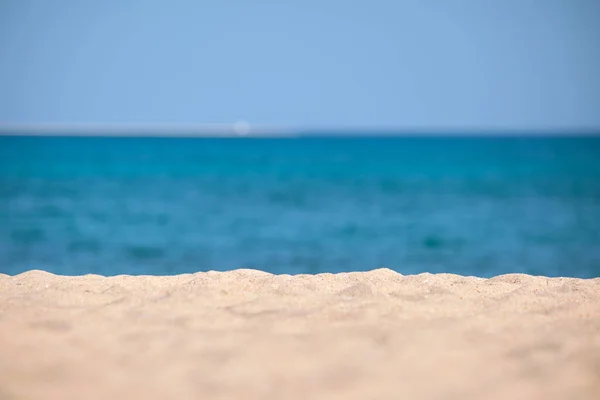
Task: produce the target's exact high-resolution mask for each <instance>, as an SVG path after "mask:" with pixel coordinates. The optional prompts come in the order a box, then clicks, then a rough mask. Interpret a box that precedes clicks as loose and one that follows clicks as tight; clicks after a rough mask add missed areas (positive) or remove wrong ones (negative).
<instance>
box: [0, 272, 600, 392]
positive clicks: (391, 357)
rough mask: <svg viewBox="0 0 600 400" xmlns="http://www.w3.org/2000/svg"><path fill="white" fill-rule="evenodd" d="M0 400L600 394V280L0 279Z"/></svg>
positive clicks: (361, 276) (245, 275) (35, 275)
mask: <svg viewBox="0 0 600 400" xmlns="http://www.w3.org/2000/svg"><path fill="white" fill-rule="evenodd" d="M0 399H3V400H5V399H61V400H64V399H113V400H114V399H361V400H362V399H600V278H599V279H589V280H582V279H568V278H545V277H533V276H528V275H503V276H498V277H495V278H492V279H482V278H475V277H462V276H458V275H448V274H438V275H432V274H420V275H414V276H403V275H400V274H397V273H395V272H393V271H391V270H387V269H380V270H375V271H371V272H362V273H344V274H335V275H332V274H320V275H297V276H289V275H270V274H267V273H264V272H259V271H251V270H238V271H232V272H225V273H219V272H207V273H197V274H190V275H178V276H170V277H149V276H137V277H132V276H117V277H108V278H107V277H102V276H97V275H86V276H82V277H65V276H56V275H52V274H49V273H46V272H42V271H30V272H27V273H24V274H21V275H18V276H6V275H0Z"/></svg>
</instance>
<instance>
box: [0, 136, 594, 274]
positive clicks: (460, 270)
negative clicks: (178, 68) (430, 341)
mask: <svg viewBox="0 0 600 400" xmlns="http://www.w3.org/2000/svg"><path fill="white" fill-rule="evenodd" d="M379 267H387V268H392V269H394V270H397V271H399V272H401V273H403V274H413V273H420V272H432V273H433V272H451V273H457V274H464V275H477V276H486V277H487V276H493V275H497V274H502V273H509V272H524V273H530V274H542V275H548V276H576V277H597V276H600V137H587V138H586V137H578V138H549V137H544V138H532V137H529V138H525V137H504V138H500V137H495V138H472V137H470V138H469V137H462V138H459V137H456V138H449V137H446V138H444V137H437V138H432V137H421V138H418V137H393V138H381V137H380V138H366V137H364V138H358V137H355V138H324V137H312V138H310V137H309V138H297V139H191V138H179V139H177V138H168V139H167V138H81V137H80V138H68V137H63V138H60V137H52V138H51V137H0V272H2V273H6V274H16V273H20V272H22V271H26V270H29V269H42V270H46V271H51V272H54V273H59V274H69V275H79V274H86V273H97V274H103V275H115V274H154V275H164V274H177V273H185V272H196V271H206V270H211V269H212V270H229V269H236V268H257V269H261V270H265V271H269V272H274V273H290V274H295V273H319V272H340V271H359V270H369V269H373V268H379Z"/></svg>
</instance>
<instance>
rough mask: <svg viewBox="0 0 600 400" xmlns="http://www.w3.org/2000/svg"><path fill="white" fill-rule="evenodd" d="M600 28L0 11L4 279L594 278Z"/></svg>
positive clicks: (0, 263)
mask: <svg viewBox="0 0 600 400" xmlns="http://www.w3.org/2000/svg"><path fill="white" fill-rule="evenodd" d="M599 19H600V2H598V1H595V0H573V1H568V2H567V1H559V0H548V1H545V2H539V1H533V0H520V1H517V0H507V1H502V2H498V1H485V0H479V1H476V0H472V1H469V0H462V1H459V0H456V1H448V2H439V1H428V0H420V1H384V0H380V1H377V0H375V1H371V2H368V3H367V2H356V3H351V2H342V1H337V0H332V1H321V2H317V1H302V2H299V1H296V2H293V1H288V2H281V1H279V2H275V1H255V2H249V1H233V0H232V1H220V2H216V1H214V2H213V1H172V2H168V3H167V2H160V1H155V2H153V1H144V2H142V1H139V2H138V1H128V2H118V1H104V2H94V1H61V0H58V1H52V2H49V1H42V0H39V1H28V0H23V1H16V0H14V1H11V0H0V132H1V136H0V273H6V274H17V273H20V272H23V271H26V270H30V269H42V270H46V271H50V272H54V273H60V274H69V275H80V274H86V273H97V274H103V275H116V274H155V275H165V274H177V273H185V272H196V271H206V270H229V269H236V268H255V269H261V270H265V271H269V272H274V273H291V274H297V273H319V272H341V271H358V270H370V269H373V268H379V267H387V268H392V269H394V270H396V271H398V272H401V273H403V274H413V273H420V272H451V273H457V274H464V275H477V276H484V277H487V276H493V275H497V274H502V273H509V272H524V273H530V274H539V275H547V276H576V277H597V276H600V74H599V73H598V71H600V24H598V20H599Z"/></svg>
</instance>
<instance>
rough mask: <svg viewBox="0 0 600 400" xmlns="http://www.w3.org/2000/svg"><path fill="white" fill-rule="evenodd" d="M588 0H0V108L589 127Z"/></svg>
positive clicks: (6, 115)
mask: <svg viewBox="0 0 600 400" xmlns="http://www.w3.org/2000/svg"><path fill="white" fill-rule="evenodd" d="M599 21H600V1H598V0H545V1H543V0H538V1H533V0H489V1H487V0H472V1H467V0H463V1H460V0H456V1H451V0H448V1H443V0H438V1H434V0H414V1H402V0H389V1H378V0H372V1H348V0H329V1H328V0H316V1H312V0H298V1H285V0H277V1H276V0H272V1H264V0H230V1H227V0H221V1H219V0H214V1H201V0H199V1H122V0H121V1H107V0H103V1H84V0H72V1H61V0H53V1H49V0H39V1H27V0H0V123H46V122H52V123H57V122H69V123H70V122H73V123H228V122H235V121H237V120H247V121H249V122H250V123H262V124H283V125H291V126H305V125H313V126H314V125H317V126H339V125H343V126H353V127H360V126H370V127H404V128H405V127H410V128H439V127H444V128H448V127H449V128H481V127H485V128H515V129H521V128H527V129H552V128H573V127H585V128H600V22H599Z"/></svg>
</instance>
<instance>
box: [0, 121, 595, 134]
mask: <svg viewBox="0 0 600 400" xmlns="http://www.w3.org/2000/svg"><path fill="white" fill-rule="evenodd" d="M376 135H381V136H416V135H418V136H421V135H423V136H473V135H476V136H564V135H569V136H598V135H600V127H596V128H593V127H554V128H553V127H545V128H534V127H496V126H489V127H483V126H482V127H473V126H471V127H449V126H448V127H429V128H426V127H419V126H377V125H371V126H369V125H363V126H356V125H353V126H344V125H338V126H333V125H320V126H319V125H304V126H302V125H296V126H293V125H277V124H250V123H248V122H245V121H239V122H236V123H187V124H182V123H62V122H58V123H1V122H0V136H123V137H128V136H141V137H143V136H151V137H305V136H376Z"/></svg>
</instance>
